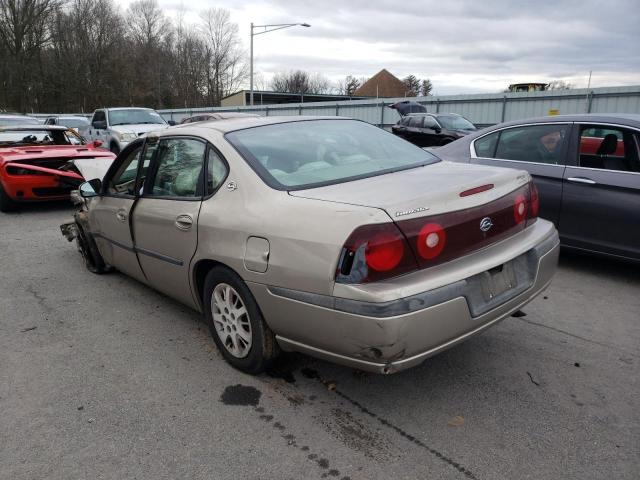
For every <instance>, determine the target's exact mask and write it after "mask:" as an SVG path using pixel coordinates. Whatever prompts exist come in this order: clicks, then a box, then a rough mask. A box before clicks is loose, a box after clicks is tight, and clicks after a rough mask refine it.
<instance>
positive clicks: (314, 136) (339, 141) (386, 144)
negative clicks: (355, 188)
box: [226, 120, 440, 190]
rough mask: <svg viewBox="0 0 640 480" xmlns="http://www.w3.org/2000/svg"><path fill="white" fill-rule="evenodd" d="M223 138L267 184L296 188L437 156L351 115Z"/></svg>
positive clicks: (413, 164) (416, 163) (419, 163)
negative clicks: (348, 118) (347, 117)
mask: <svg viewBox="0 0 640 480" xmlns="http://www.w3.org/2000/svg"><path fill="white" fill-rule="evenodd" d="M226 138H227V140H228V141H229V142H230V143H231V144H232V145H233V146H234V147H235V148H236V149H237V150H238V151H239V152H240V154H241V155H242V156H243V157H244V158H245V159H246V160H247V162H249V164H250V165H251V167H252V168H253V169H254V170H255V171H256V172H257V173H258V174H259V175H260V177H261V178H262V179H263V180H264V181H265V182H266V183H267V184H268V185H270V186H271V187H273V188H277V189H279V190H298V189H302V188H310V187H316V186H321V185H331V184H335V183H341V182H346V181H349V180H355V179H358V178H364V177H371V176H374V175H381V174H384V173H389V172H393V171H397V170H405V169H409V168H414V167H418V166H422V165H427V164H429V163H434V162H438V161H439V160H440V159H439V158H437V157H436V156H434V155H432V154H431V153H428V152H426V151H425V150H423V149H421V148H419V147H416V146H415V145H412V144H411V143H409V142H406V141H405V140H402V139H400V138H398V137H396V136H395V135H392V134H390V133H388V132H386V131H384V130H382V129H381V128H378V127H374V126H373V125H370V124H368V123H365V122H359V121H356V120H312V121H301V122H291V123H280V124H275V125H265V126H261V127H255V128H249V129H246V130H239V131H236V132H231V133H228V134H227V135H226Z"/></svg>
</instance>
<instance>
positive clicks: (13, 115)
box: [0, 113, 37, 120]
mask: <svg viewBox="0 0 640 480" xmlns="http://www.w3.org/2000/svg"><path fill="white" fill-rule="evenodd" d="M0 118H31V119H34V120H37V118H36V117H30V116H29V115H21V114H19V113H0Z"/></svg>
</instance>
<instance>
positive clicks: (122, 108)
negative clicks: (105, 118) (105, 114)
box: [96, 107, 153, 110]
mask: <svg viewBox="0 0 640 480" xmlns="http://www.w3.org/2000/svg"><path fill="white" fill-rule="evenodd" d="M96 110H153V108H147V107H106V108H97V109H96Z"/></svg>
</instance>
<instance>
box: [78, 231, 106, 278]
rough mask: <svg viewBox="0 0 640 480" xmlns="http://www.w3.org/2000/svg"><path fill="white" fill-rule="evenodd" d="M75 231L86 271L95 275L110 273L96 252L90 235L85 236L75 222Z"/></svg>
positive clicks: (96, 249) (94, 242)
mask: <svg viewBox="0 0 640 480" xmlns="http://www.w3.org/2000/svg"><path fill="white" fill-rule="evenodd" d="M76 230H77V235H76V243H77V245H78V250H79V251H80V254H81V255H82V258H83V260H84V265H85V267H87V270H89V271H90V272H91V273H95V274H97V275H100V274H103V273H106V272H108V271H110V268H109V267H107V265H106V264H105V263H104V259H103V258H102V255H100V252H99V251H98V245H96V241H95V240H94V239H93V236H91V234H87V233H86V232H85V231H84V229H83V228H82V227H81V226H80V224H79V223H77V222H76Z"/></svg>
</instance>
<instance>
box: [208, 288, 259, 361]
mask: <svg viewBox="0 0 640 480" xmlns="http://www.w3.org/2000/svg"><path fill="white" fill-rule="evenodd" d="M211 313H212V316H213V324H214V326H215V329H216V333H217V334H218V337H219V338H220V340H221V341H222V344H223V345H224V346H225V348H226V349H227V351H228V352H229V353H230V354H231V355H233V356H234V357H236V358H244V357H246V356H247V355H249V351H250V350H251V339H252V335H251V322H250V321H249V312H247V308H246V306H245V304H244V302H243V301H242V298H241V297H240V295H239V294H238V292H236V290H235V289H234V288H233V287H232V286H231V285H228V284H226V283H219V284H218V285H216V287H215V288H214V289H213V294H212V295H211Z"/></svg>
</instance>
